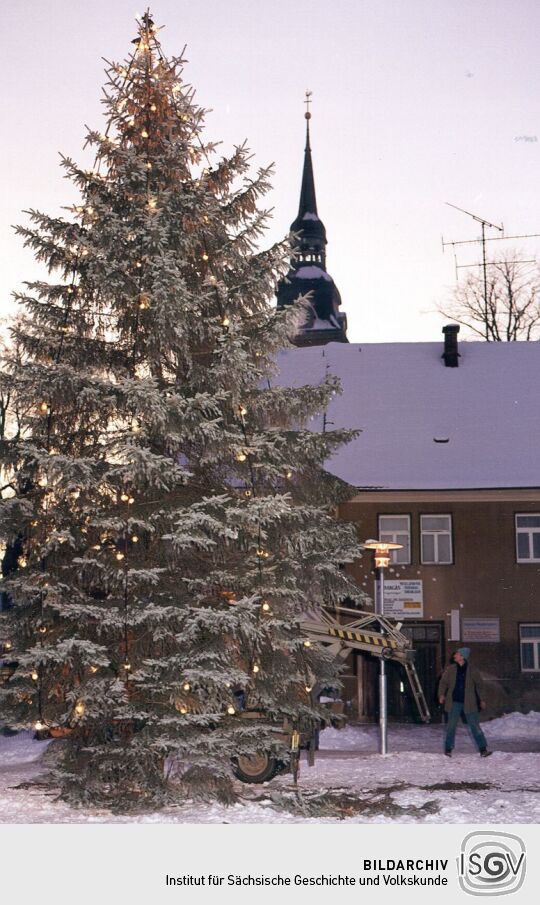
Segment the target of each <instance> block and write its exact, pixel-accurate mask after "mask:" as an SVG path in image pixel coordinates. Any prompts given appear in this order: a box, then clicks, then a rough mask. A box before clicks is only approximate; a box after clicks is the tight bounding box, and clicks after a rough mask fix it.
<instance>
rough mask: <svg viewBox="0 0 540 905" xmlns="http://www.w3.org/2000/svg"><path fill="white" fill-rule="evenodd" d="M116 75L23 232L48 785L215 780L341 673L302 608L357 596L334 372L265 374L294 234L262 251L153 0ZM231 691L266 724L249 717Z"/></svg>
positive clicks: (16, 449)
mask: <svg viewBox="0 0 540 905" xmlns="http://www.w3.org/2000/svg"><path fill="white" fill-rule="evenodd" d="M134 45H135V47H134V51H133V53H132V55H131V56H130V57H129V59H128V60H127V61H126V63H125V64H123V65H116V64H113V65H111V66H110V67H109V68H108V70H107V86H106V91H105V104H106V120H107V127H106V131H105V133H104V134H101V133H98V132H94V131H91V132H90V133H89V134H88V139H87V140H88V144H89V145H90V146H91V147H92V148H93V149H94V151H95V165H94V166H93V167H92V168H91V169H83V168H80V167H78V166H77V165H76V164H75V163H74V162H73V161H72V160H69V159H63V161H62V163H63V166H64V168H65V171H66V173H67V175H68V177H69V178H70V179H71V180H72V181H73V182H74V183H75V184H76V186H77V187H78V189H79V191H80V203H79V204H78V205H77V206H75V207H73V208H70V209H69V214H68V216H66V217H50V216H46V215H44V214H41V213H39V212H37V211H32V212H30V213H31V221H32V225H31V227H30V228H20V229H19V233H20V234H21V235H22V236H23V237H24V240H25V242H26V244H27V245H28V246H30V247H31V248H32V249H33V251H34V253H35V256H36V258H37V259H38V260H39V261H41V262H43V263H44V264H45V265H46V266H47V268H48V272H49V280H48V281H43V282H33V283H30V284H27V291H26V292H25V293H24V294H23V295H21V296H20V297H19V300H20V302H21V304H22V310H23V311H24V314H23V315H22V316H21V317H20V318H19V320H18V321H17V323H16V324H14V326H13V330H12V332H13V347H14V348H16V350H17V354H16V355H14V356H13V359H12V362H11V378H12V384H13V385H12V398H11V405H12V411H15V412H16V417H14V418H12V423H11V433H9V431H8V434H7V436H6V437H5V439H4V440H3V441H2V458H3V465H4V469H5V471H6V473H7V474H8V475H9V483H10V486H11V496H10V498H9V499H4V500H3V502H2V507H1V508H2V514H1V523H0V524H1V529H2V534H3V537H4V540H5V542H6V543H7V545H8V546H7V550H8V554H7V555H8V557H9V562H10V568H9V569H5V570H4V571H5V572H8V573H9V574H8V576H7V578H6V581H5V582H4V590H5V592H7V593H9V595H10V598H11V601H12V607H11V609H10V610H9V611H8V614H7V615H8V618H9V621H10V632H11V640H12V644H13V648H14V650H16V652H17V663H18V667H17V670H16V672H15V674H14V675H13V677H12V678H11V680H10V681H9V683H8V684H7V686H6V689H5V691H4V699H5V701H7V700H8V699H9V703H10V704H11V707H12V708H13V709H14V711H15V716H12V722H14V724H15V725H18V726H28V725H31V724H34V725H35V727H36V728H37V729H38V730H41V729H49V730H52V731H53V732H54V733H55V734H57V735H58V734H59V733H62V734H64V735H65V741H64V743H63V746H62V747H63V749H64V750H63V758H62V779H61V781H62V786H63V793H64V795H65V796H66V797H68V798H69V799H71V800H78V801H80V800H91V801H93V802H110V803H112V804H114V803H116V804H119V805H120V806H126V804H128V803H129V802H130V801H132V802H135V803H136V804H137V805H140V804H143V803H146V804H156V803H159V802H160V801H162V800H164V799H165V798H166V796H167V795H168V794H169V792H168V784H167V780H166V774H167V770H166V769H164V766H165V765H167V764H171V763H173V762H177V763H180V764H183V765H184V767H186V765H189V769H186V772H185V773H184V775H183V780H182V781H181V782H180V788H181V786H182V782H183V785H184V788H188V789H189V788H191V787H194V786H195V784H196V783H197V784H199V785H200V786H202V788H210V787H211V786H213V787H216V786H217V785H219V783H220V781H221V780H223V781H224V782H226V781H227V778H228V776H229V775H230V759H231V758H234V757H235V756H236V755H238V754H244V755H250V754H254V753H255V752H257V751H260V750H262V749H266V748H273V749H274V750H276V751H278V752H279V755H280V757H284V758H286V756H287V755H286V751H284V750H280V747H281V749H283V746H284V744H285V742H284V741H283V739H282V738H281V736H279V735H276V734H275V732H272V727H271V723H272V721H273V722H274V723H276V724H279V722H280V721H282V720H283V719H284V718H287V719H288V720H289V722H290V723H291V724H295V723H298V721H301V720H302V719H305V718H314V717H316V715H317V706H316V705H315V704H314V702H313V700H312V699H311V697H310V694H309V690H310V688H311V687H312V686H313V685H314V683H315V682H319V683H322V684H328V683H331V682H332V681H334V680H335V668H334V666H333V664H332V662H331V659H330V658H329V657H328V656H327V655H326V654H325V653H324V651H322V650H319V649H318V648H317V645H315V644H313V645H310V644H309V643H308V644H306V643H305V636H303V634H302V631H301V627H300V620H301V617H302V614H303V613H305V611H306V610H307V609H309V610H316V608H317V607H319V606H320V605H321V604H322V603H323V602H326V603H331V602H332V601H336V600H338V599H340V598H342V597H343V596H344V595H345V594H347V593H350V592H351V587H350V584H349V581H348V579H347V577H346V575H345V574H344V572H343V570H342V568H341V567H340V564H342V563H343V562H345V561H350V560H351V559H352V558H353V557H354V556H355V555H357V545H356V539H355V535H354V531H353V530H352V528H351V527H350V526H347V525H345V524H343V523H338V522H337V521H335V519H334V518H333V514H334V512H333V510H334V507H335V504H336V501H337V498H338V495H339V486H338V483H337V482H336V481H334V480H333V479H332V478H330V477H329V476H328V475H325V474H324V472H323V470H322V466H323V463H324V461H325V460H326V459H327V457H328V456H329V455H331V453H332V452H333V450H334V449H335V448H336V447H337V446H338V445H339V444H341V443H343V442H345V441H346V440H347V439H348V435H347V433H346V432H343V431H334V432H326V433H323V434H317V433H313V432H310V431H309V430H307V429H305V427H304V425H305V423H306V420H307V419H308V418H309V417H310V416H312V415H314V414H316V413H318V412H320V411H322V410H324V408H325V406H326V405H327V403H328V401H329V398H330V396H331V394H332V393H333V392H335V391H336V389H338V388H337V387H336V385H335V383H334V381H333V380H332V379H331V378H330V379H328V380H327V381H326V382H325V383H324V384H322V385H319V386H316V387H313V386H309V387H304V388H301V389H294V390H293V389H288V388H279V387H274V388H272V387H271V382H270V380H269V379H268V378H269V375H271V373H272V362H273V361H274V359H275V356H276V353H277V351H278V350H279V348H281V347H283V346H284V345H286V344H287V339H286V337H287V335H288V334H289V333H290V332H291V317H295V316H296V315H295V312H294V311H292V313H291V312H290V313H289V314H284V313H276V311H275V309H273V308H272V299H273V295H274V287H275V285H276V282H277V280H278V278H279V277H280V276H281V275H282V274H283V272H284V270H285V269H286V267H287V264H288V260H287V259H288V256H289V254H290V251H289V247H288V244H287V243H283V244H282V245H279V246H275V247H273V248H271V249H270V250H267V251H259V250H258V249H257V244H256V243H257V241H258V240H259V237H260V236H261V233H262V231H263V228H264V225H265V220H266V217H267V214H266V213H265V212H264V211H261V210H259V209H258V206H257V205H258V199H259V198H260V196H262V195H263V194H264V193H265V192H266V191H267V190H268V187H269V183H268V178H269V171H268V170H259V171H258V172H257V173H256V174H255V175H250V169H249V155H248V151H247V149H246V147H245V146H243V145H242V146H240V147H238V148H236V150H235V151H234V153H233V154H232V155H231V156H229V157H223V158H221V159H217V158H216V151H215V146H214V145H213V144H209V143H207V142H205V140H204V139H203V137H202V128H203V120H204V111H203V110H202V109H201V108H200V107H198V106H197V105H196V104H195V103H194V99H193V91H192V89H191V87H190V86H189V85H187V84H186V83H185V82H184V80H183V62H182V60H181V59H179V58H172V59H166V58H165V57H164V56H163V53H162V50H161V46H160V44H159V41H158V39H157V28H156V26H155V25H154V24H153V22H152V19H151V17H150V15H149V14H147V15H145V16H144V17H143V18H142V19H141V20H140V23H139V30H138V36H137V38H136V40H135V42H134ZM246 709H257V710H259V711H260V712H262V713H264V714H265V716H266V719H265V720H264V721H259V720H248V719H245V718H244V716H243V714H244V713H245V710H246Z"/></svg>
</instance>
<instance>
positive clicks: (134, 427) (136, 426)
mask: <svg viewBox="0 0 540 905" xmlns="http://www.w3.org/2000/svg"><path fill="white" fill-rule="evenodd" d="M140 429H141V426H140V424H138V423H137V422H136V421H134V422H133V424H132V425H131V431H132V433H134V434H138V433H139V431H140Z"/></svg>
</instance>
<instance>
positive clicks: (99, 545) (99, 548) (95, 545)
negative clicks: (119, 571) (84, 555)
mask: <svg viewBox="0 0 540 905" xmlns="http://www.w3.org/2000/svg"><path fill="white" fill-rule="evenodd" d="M92 550H101V544H94V546H93V547H92Z"/></svg>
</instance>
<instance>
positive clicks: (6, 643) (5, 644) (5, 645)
mask: <svg viewBox="0 0 540 905" xmlns="http://www.w3.org/2000/svg"><path fill="white" fill-rule="evenodd" d="M12 647H13V644H12V643H11V641H4V648H5V649H6V650H11V648H12Z"/></svg>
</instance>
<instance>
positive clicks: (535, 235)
mask: <svg viewBox="0 0 540 905" xmlns="http://www.w3.org/2000/svg"><path fill="white" fill-rule="evenodd" d="M444 203H445V204H446V205H448V207H453V208H454V210H456V211H460V212H461V213H462V214H467V216H468V217H472V219H473V220H476V222H477V223H480V225H481V227H482V236H481V238H480V239H464V240H461V241H459V242H445V241H444V238H443V237H442V236H441V242H442V250H443V254H444V249H445V247H446V246H447V245H451V246H452V248H453V249H454V262H455V267H456V279H457V276H458V270H461V268H463V267H481V268H482V275H483V282H484V311H485V313H486V317H487V309H488V291H487V269H488V267H490V266H493V265H494V264H499V263H500V261H488V260H487V258H486V242H497V241H501V240H505V239H535V238H538V237H540V233H529V234H527V235H522V236H505V235H504V225H503V224H502V223H501V225H500V226H498V225H497V224H496V223H490V221H489V220H485V219H484V217H479V216H478V214H471V212H470V211H466V210H465V209H464V208H462V207H458V206H457V204H450V202H449V201H445V202H444ZM486 228H487V229H496V230H498V231H499V232H500V233H502V236H486ZM479 242H480V243H481V244H482V261H481V263H480V262H478V263H476V264H458V262H457V255H456V246H457V245H476V244H478V243H479ZM520 263H522V264H534V263H535V260H534V258H532V259H530V260H528V261H521V262H520Z"/></svg>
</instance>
